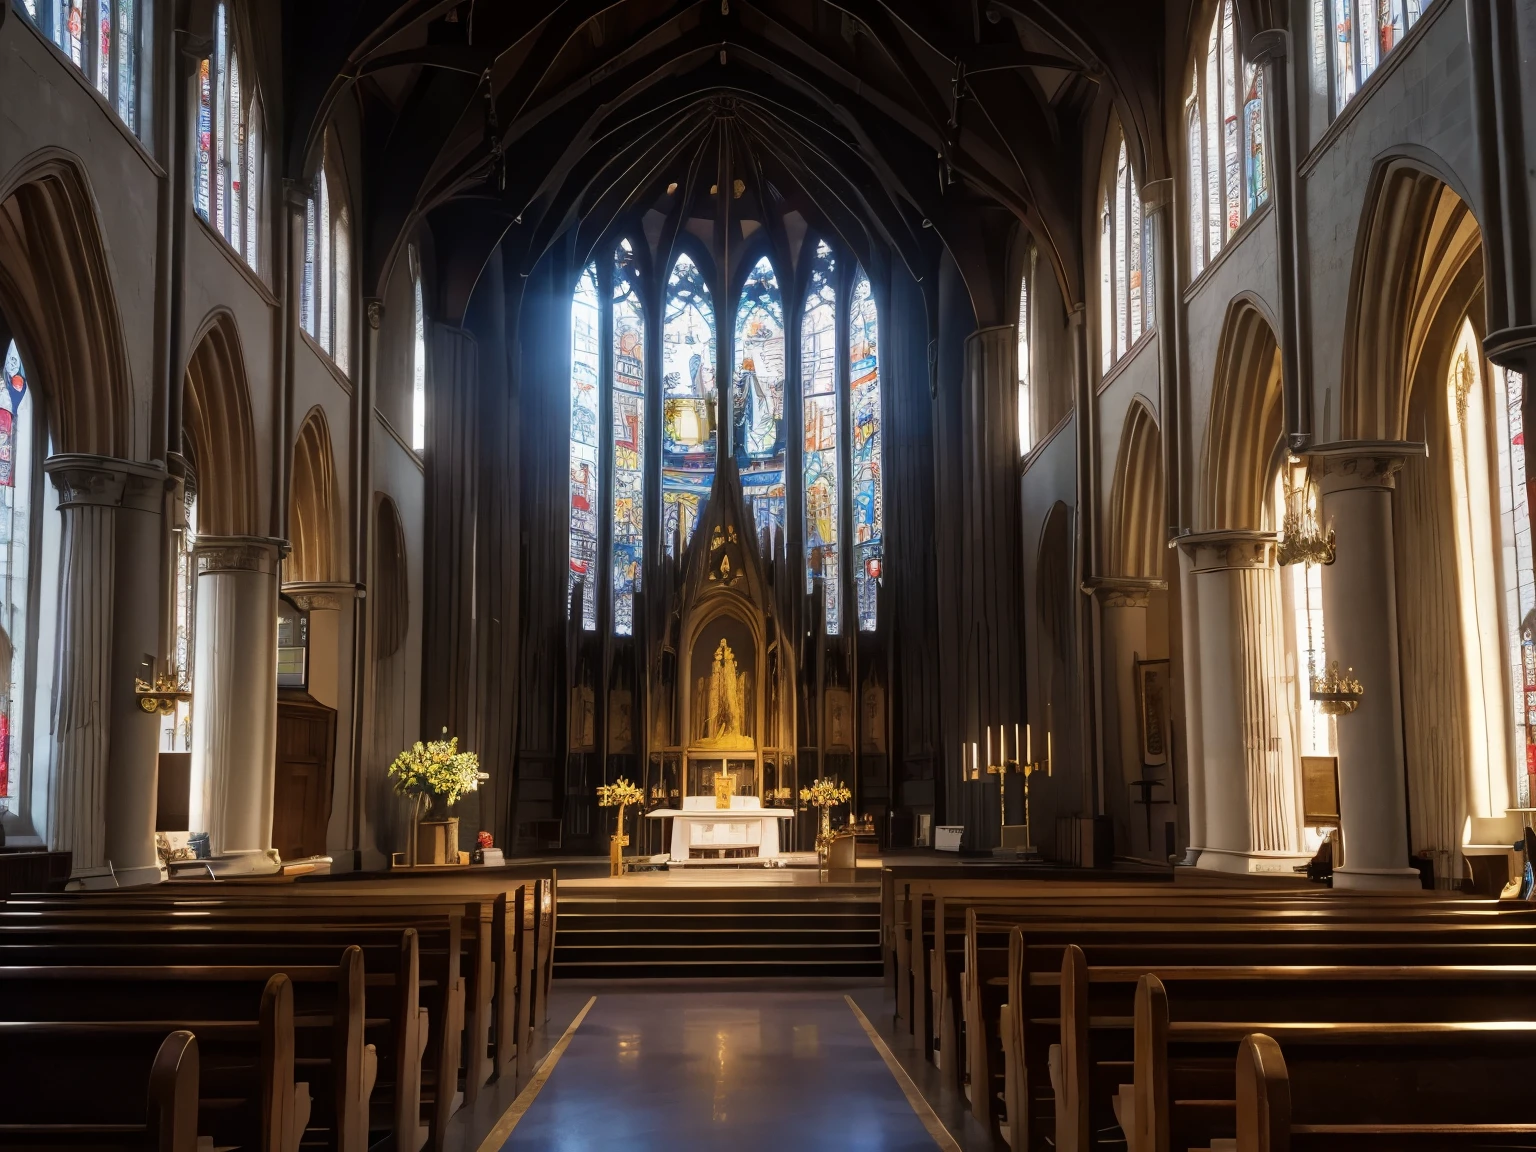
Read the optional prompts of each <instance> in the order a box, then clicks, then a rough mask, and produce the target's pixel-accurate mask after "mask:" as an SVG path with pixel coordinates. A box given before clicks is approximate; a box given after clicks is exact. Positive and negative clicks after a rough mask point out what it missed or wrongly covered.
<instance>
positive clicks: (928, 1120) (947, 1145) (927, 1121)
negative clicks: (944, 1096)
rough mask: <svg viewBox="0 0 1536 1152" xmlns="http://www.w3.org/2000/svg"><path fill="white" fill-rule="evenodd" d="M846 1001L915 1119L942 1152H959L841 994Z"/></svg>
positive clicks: (854, 1006) (896, 1063)
mask: <svg viewBox="0 0 1536 1152" xmlns="http://www.w3.org/2000/svg"><path fill="white" fill-rule="evenodd" d="M843 999H844V1000H846V1001H848V1007H850V1008H852V1009H853V1014H854V1015H855V1016H856V1017H858V1020H859V1026H860V1027H861V1028H863V1029H864V1034H865V1035H866V1036H868V1037H869V1042H870V1043H871V1044H873V1045H874V1046H875V1051H876V1052H878V1053H880V1059H882V1060H884V1061H885V1066H886V1067H887V1068H889V1069H890V1070H891V1075H892V1076H894V1077H895V1078H896V1083H897V1084H898V1085H900V1087H901V1094H902V1095H903V1096H905V1097H906V1098H907V1103H908V1104H910V1105H912V1111H913V1112H916V1113H917V1118H918V1120H919V1121H921V1122H922V1125H923V1127H924V1128H925V1129H927V1132H928V1135H930V1136H932V1137H933V1142H934V1143H935V1144H937V1145H938V1146H939V1147H940V1148H942V1149H943V1150H944V1152H961V1148H960V1145H959V1143H958V1142H957V1141H956V1140H955V1138H954V1137H953V1136H951V1135H950V1134H949V1129H948V1128H946V1127H944V1122H943V1121H942V1120H940V1119H939V1116H938V1113H936V1112H935V1111H934V1110H933V1109H932V1108H931V1107H929V1105H928V1101H926V1100H924V1099H923V1094H922V1093H921V1092H919V1091H918V1090H917V1085H916V1084H914V1083H913V1082H912V1077H910V1076H908V1075H907V1070H906V1069H905V1068H903V1067H902V1066H901V1064H900V1062H899V1061H898V1060H897V1059H896V1054H895V1053H894V1052H892V1051H891V1050H890V1048H889V1047H888V1046H887V1045H886V1043H885V1041H884V1040H882V1039H881V1038H880V1033H878V1032H876V1031H875V1026H874V1025H873V1024H871V1023H870V1022H869V1017H867V1016H865V1015H864V1013H863V1012H861V1011H860V1010H859V1006H858V1005H857V1004H855V1003H854V1002H853V997H852V996H848V995H844V997H843Z"/></svg>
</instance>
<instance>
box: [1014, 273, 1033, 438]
mask: <svg viewBox="0 0 1536 1152" xmlns="http://www.w3.org/2000/svg"><path fill="white" fill-rule="evenodd" d="M1034 271H1035V250H1034V249H1033V248H1031V249H1030V250H1029V254H1028V255H1027V256H1026V257H1025V260H1024V275H1023V276H1021V277H1020V278H1019V327H1018V333H1017V335H1018V344H1019V348H1018V371H1019V455H1020V456H1023V455H1025V454H1027V453H1028V452H1029V450H1030V449H1031V448H1032V447H1034V437H1033V435H1032V433H1031V428H1030V412H1029V280H1030V277H1031V276H1033V275H1034Z"/></svg>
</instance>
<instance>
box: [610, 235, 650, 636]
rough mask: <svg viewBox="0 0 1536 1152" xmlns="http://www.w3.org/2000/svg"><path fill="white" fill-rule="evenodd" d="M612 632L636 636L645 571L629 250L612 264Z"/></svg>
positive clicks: (638, 321)
mask: <svg viewBox="0 0 1536 1152" xmlns="http://www.w3.org/2000/svg"><path fill="white" fill-rule="evenodd" d="M612 339H613V342H612V345H611V349H610V355H611V356H612V357H613V630H614V632H615V633H616V634H617V635H619V636H632V635H633V634H634V631H635V593H636V592H638V591H640V585H641V577H642V574H643V572H644V569H645V311H644V306H643V303H642V301H641V296H640V284H639V278H638V267H637V262H636V259H635V251H634V248H633V247H632V246H631V245H630V242H629V241H628V240H623V241H620V243H619V247H618V250H617V251H616V252H615V253H614V259H613V337H612Z"/></svg>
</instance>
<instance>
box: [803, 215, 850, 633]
mask: <svg viewBox="0 0 1536 1152" xmlns="http://www.w3.org/2000/svg"><path fill="white" fill-rule="evenodd" d="M836 274H837V257H836V256H835V255H833V252H832V248H831V246H830V245H829V244H828V243H827V242H826V241H825V240H821V241H818V242H817V244H816V257H815V260H814V261H813V262H812V263H811V282H810V291H809V292H808V294H807V295H806V298H805V312H804V314H803V316H802V317H801V320H800V392H801V415H802V419H803V423H804V428H803V433H804V452H803V454H802V457H801V464H802V467H803V471H804V474H805V476H804V479H805V489H804V492H805V590H806V592H808V593H809V592H811V591H812V590H813V589H814V587H815V580H816V577H818V576H820V577H821V580H822V588H823V590H824V597H823V599H824V600H825V602H826V611H827V635H829V636H836V635H837V634H838V633H839V632H841V631H842V557H841V555H840V553H839V552H838V547H837V541H838V526H839V518H840V515H841V508H842V503H841V501H840V500H839V499H838V495H837V494H838V492H839V491H840V490H841V485H839V484H838V482H837V472H838V460H837V439H838V437H837V432H838V427H839V425H840V424H841V410H842V405H840V404H839V403H838V396H837V287H836Z"/></svg>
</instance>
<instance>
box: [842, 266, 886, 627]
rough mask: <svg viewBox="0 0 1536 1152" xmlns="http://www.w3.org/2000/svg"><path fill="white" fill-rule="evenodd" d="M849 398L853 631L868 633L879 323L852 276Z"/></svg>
mask: <svg viewBox="0 0 1536 1152" xmlns="http://www.w3.org/2000/svg"><path fill="white" fill-rule="evenodd" d="M848 327H849V332H848V345H849V347H848V356H849V392H850V396H851V400H852V407H853V421H852V423H853V445H852V447H853V452H852V456H853V539H854V549H855V552H854V559H855V562H856V563H857V565H858V567H857V571H856V574H855V579H856V580H857V583H858V600H859V630H860V631H861V632H873V631H874V629H875V625H876V623H877V621H876V594H877V591H878V588H879V584H880V577H881V573H882V565H883V563H884V560H885V496H884V490H883V485H882V482H881V466H882V460H881V439H882V437H881V428H880V424H881V412H880V322H879V316H878V315H877V310H876V307H875V297H874V293H873V291H872V290H871V288H870V284H869V276H868V275H867V274H866V273H865V271H864V269H862V268H860V269H859V270H858V276H857V278H856V279H855V280H854V285H853V298H852V305H851V307H850V309H849V316H848Z"/></svg>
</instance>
